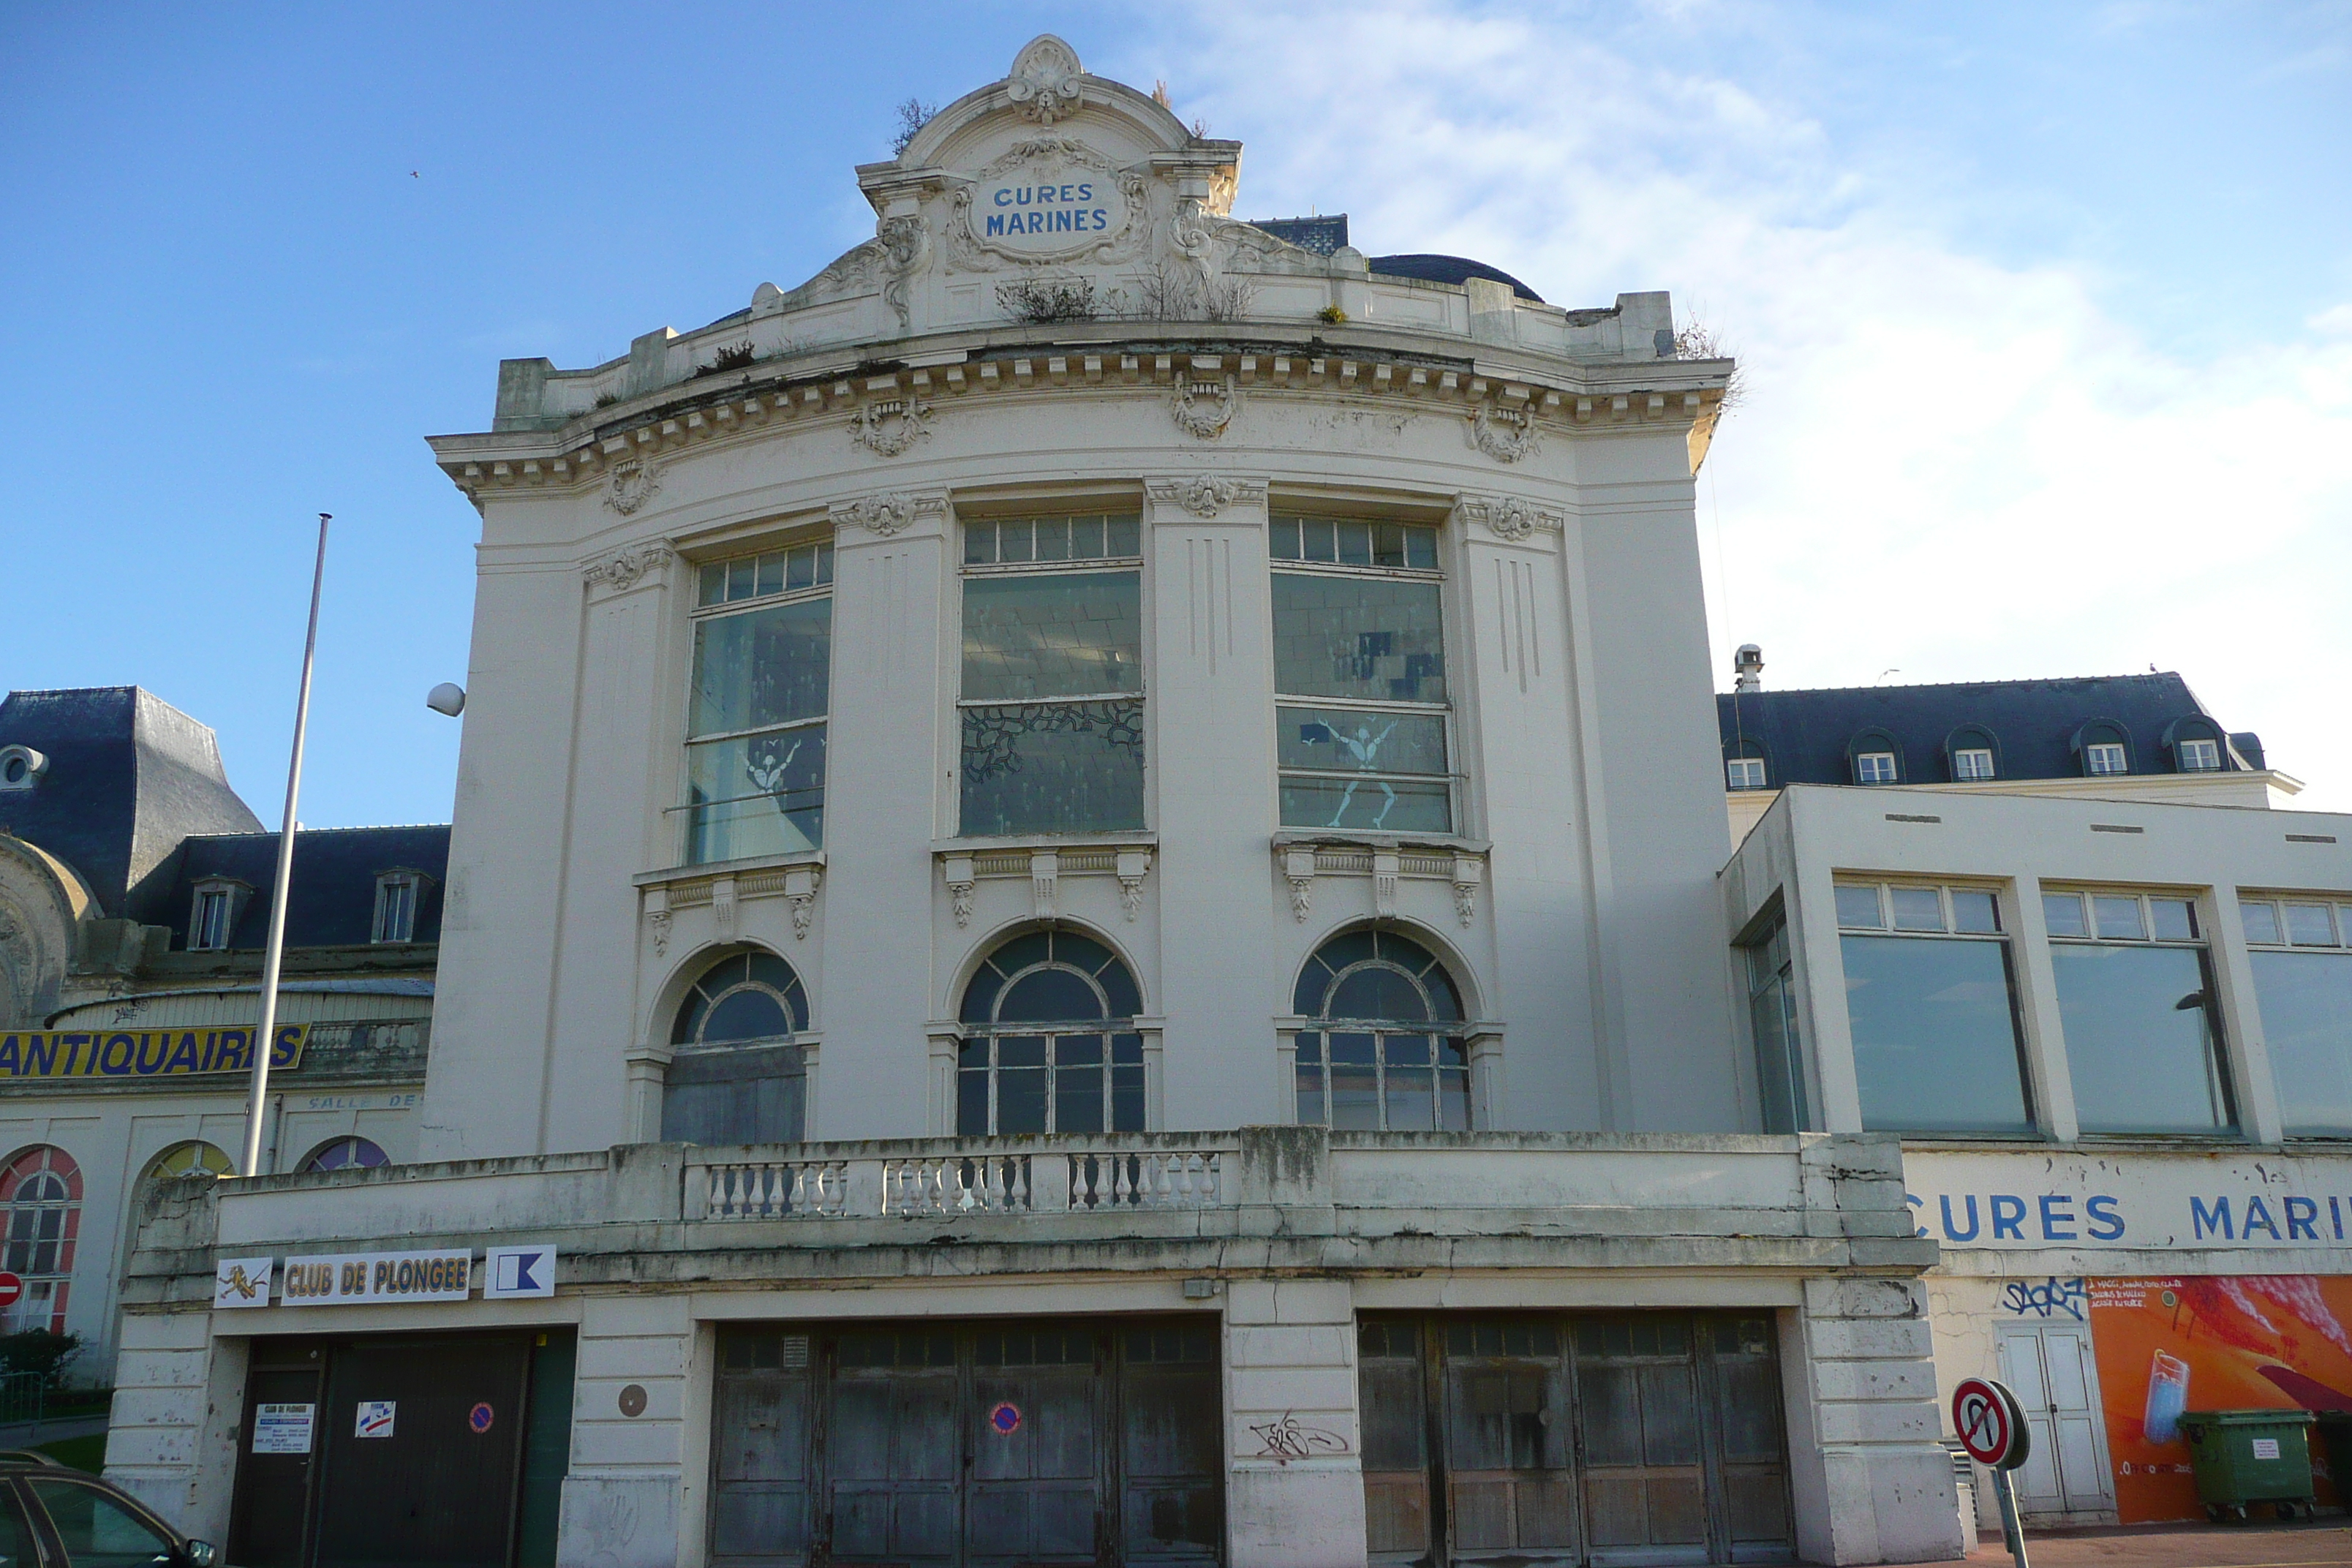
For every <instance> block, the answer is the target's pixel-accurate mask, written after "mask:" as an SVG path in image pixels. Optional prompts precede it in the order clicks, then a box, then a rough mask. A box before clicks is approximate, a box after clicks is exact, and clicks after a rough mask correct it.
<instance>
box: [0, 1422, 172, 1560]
mask: <svg viewBox="0 0 2352 1568" xmlns="http://www.w3.org/2000/svg"><path fill="white" fill-rule="evenodd" d="M215 1555H216V1554H215V1552H214V1551H213V1548H212V1543H211V1542H206V1541H191V1540H189V1539H188V1538H187V1537H186V1536H184V1535H182V1534H181V1533H180V1532H179V1531H176V1530H173V1528H172V1527H171V1526H170V1525H168V1524H166V1523H164V1522H163V1521H162V1520H160V1519H158V1518H156V1517H155V1514H154V1512H153V1510H151V1509H149V1508H148V1507H147V1505H146V1504H145V1503H142V1502H141V1501H140V1500H138V1499H137V1498H134V1497H132V1496H131V1494H130V1493H128V1492H126V1491H124V1490H122V1489H121V1488H119V1487H113V1486H110V1485H108V1484H107V1483H106V1482H104V1481H102V1480H100V1479H98V1478H97V1477H96V1476H86V1475H84V1474H82V1473H81V1472H80V1471H79V1470H69V1469H67V1468H65V1467H64V1466H62V1465H60V1464H58V1462H57V1461H56V1460H55V1459H53V1458H49V1457H48V1456H47V1454H37V1453H33V1452H31V1451H29V1450H26V1449H21V1448H19V1449H8V1450H0V1568H213V1563H214V1561H215Z"/></svg>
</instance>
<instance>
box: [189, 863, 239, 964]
mask: <svg viewBox="0 0 2352 1568" xmlns="http://www.w3.org/2000/svg"><path fill="white" fill-rule="evenodd" d="M252 891H253V889H251V888H249V887H247V885H246V884H245V883H243V882H240V881H238V880H236V879H235V878H233V877H212V878H207V879H205V880H204V881H201V882H198V883H197V884H196V889H195V898H194V901H193V902H192V903H191V904H190V905H189V907H188V951H189V952H220V951H222V950H223V949H225V948H226V947H227V946H228V944H229V939H230V938H231V937H233V936H234V935H236V920H237V916H239V915H241V914H243V913H244V912H245V900H246V896H247V894H249V893H251V892H252Z"/></svg>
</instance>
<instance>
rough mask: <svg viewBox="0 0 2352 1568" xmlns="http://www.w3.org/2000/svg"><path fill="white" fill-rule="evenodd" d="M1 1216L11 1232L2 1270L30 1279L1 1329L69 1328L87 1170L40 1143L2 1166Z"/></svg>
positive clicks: (1, 1250)
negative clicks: (83, 1171)
mask: <svg viewBox="0 0 2352 1568" xmlns="http://www.w3.org/2000/svg"><path fill="white" fill-rule="evenodd" d="M0 1214H5V1215H6V1217H7V1225H8V1235H7V1240H6V1241H5V1244H0V1268H5V1269H6V1270H7V1271H8V1272H9V1273H11V1274H14V1275H16V1277H17V1278H18V1279H21V1280H23V1281H24V1284H25V1288H24V1293H23V1294H22V1295H20V1296H19V1297H18V1298H17V1300H16V1305H15V1306H14V1307H11V1308H9V1309H8V1310H7V1312H6V1314H5V1317H0V1331H5V1332H8V1333H24V1332H26V1331H29V1330H34V1329H46V1330H47V1331H49V1332H51V1333H57V1334H61V1333H64V1332H65V1331H66V1298H67V1295H68V1291H69V1289H70V1288H71V1283H72V1279H73V1267H74V1247H75V1244H76V1243H77V1242H78V1241H79V1239H80V1235H81V1168H80V1167H79V1165H77V1164H75V1163H74V1161H73V1156H71V1155H70V1154H68V1153H67V1152H65V1151H64V1150H62V1149H58V1148H55V1147H52V1146H50V1145H48V1144H36V1145H35V1146H34V1147H32V1148H30V1149H27V1150H26V1151H25V1152H23V1153H21V1154H19V1155H17V1156H16V1158H15V1159H14V1160H12V1161H10V1162H9V1163H8V1165H7V1168H6V1169H5V1170H0Z"/></svg>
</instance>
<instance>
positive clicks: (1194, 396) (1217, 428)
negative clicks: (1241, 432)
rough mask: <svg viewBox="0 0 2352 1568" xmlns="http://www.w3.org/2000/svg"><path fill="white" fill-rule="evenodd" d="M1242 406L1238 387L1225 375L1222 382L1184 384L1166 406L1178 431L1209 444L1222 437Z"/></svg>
mask: <svg viewBox="0 0 2352 1568" xmlns="http://www.w3.org/2000/svg"><path fill="white" fill-rule="evenodd" d="M1241 405H1242V389H1241V384H1240V383H1239V382H1238V381H1237V380H1235V379H1234V375H1233V374H1232V373H1230V372H1228V373H1227V374H1226V375H1225V378H1224V379H1223V381H1212V380H1196V381H1188V382H1186V383H1184V384H1182V385H1181V387H1180V388H1179V389H1178V391H1177V393H1176V396H1175V398H1174V400H1173V401H1172V402H1171V404H1170V405H1169V410H1168V411H1169V413H1170V414H1171V415H1172V416H1174V417H1175V420H1176V424H1177V426H1178V428H1180V429H1182V430H1185V431H1188V432H1190V433H1191V434H1192V435H1194V436H1197V437H1200V438H1201V439H1202V440H1203V441H1213V440H1214V439H1216V437H1220V436H1222V435H1223V434H1224V433H1225V426H1228V425H1230V424H1232V423H1233V422H1234V414H1235V413H1237V412H1238V411H1239V410H1240V408H1241Z"/></svg>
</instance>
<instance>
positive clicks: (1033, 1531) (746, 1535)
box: [710, 1317, 1224, 1568]
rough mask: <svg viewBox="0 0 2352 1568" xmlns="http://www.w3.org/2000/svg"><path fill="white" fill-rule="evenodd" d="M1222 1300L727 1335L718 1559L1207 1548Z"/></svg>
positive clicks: (1160, 1553) (1218, 1491)
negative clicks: (1117, 1316)
mask: <svg viewBox="0 0 2352 1568" xmlns="http://www.w3.org/2000/svg"><path fill="white" fill-rule="evenodd" d="M1217 1345H1218V1331H1217V1325H1216V1321H1215V1320H1214V1319H1213V1318H1205V1317H1202V1318H1185V1319H1151V1320H1141V1321H1134V1322H1124V1323H1106V1322H1104V1321H1100V1320H1088V1321H1072V1320H1044V1321H1038V1320H1030V1321H1018V1322H988V1323H955V1324H921V1325H900V1324H882V1325H858V1326H855V1327H839V1328H821V1327H814V1326H812V1327H808V1328H803V1327H798V1326H772V1325H746V1326H743V1327H739V1328H730V1329H727V1330H726V1331H723V1332H722V1333H721V1335H720V1349H719V1363H720V1365H719V1388H718V1397H717V1399H716V1400H715V1402H714V1406H713V1417H712V1418H713V1424H714V1429H713V1432H712V1444H711V1447H712V1461H713V1471H714V1476H713V1480H714V1487H713V1493H714V1495H713V1507H712V1517H711V1528H710V1555H711V1560H712V1562H713V1563H716V1564H721V1565H730V1568H733V1565H740V1568H750V1565H753V1564H757V1565H760V1568H799V1565H801V1564H804V1563H812V1562H824V1563H904V1564H908V1568H914V1565H917V1564H921V1565H926V1568H931V1565H936V1568H1013V1565H1015V1564H1019V1565H1023V1568H1027V1565H1031V1564H1041V1565H1042V1564H1064V1563H1066V1564H1072V1565H1076V1564H1080V1563H1085V1564H1095V1563H1125V1564H1135V1565H1138V1568H1144V1565H1154V1564H1167V1565H1169V1568H1192V1565H1205V1564H1213V1563H1216V1562H1218V1561H1219V1560H1220V1558H1221V1556H1222V1552H1223V1541H1224V1514H1223V1501H1224V1489H1223V1439H1222V1433H1221V1414H1220V1413H1221V1411H1222V1408H1223V1402H1222V1395H1221V1391H1220V1383H1219V1370H1218V1358H1217Z"/></svg>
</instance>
